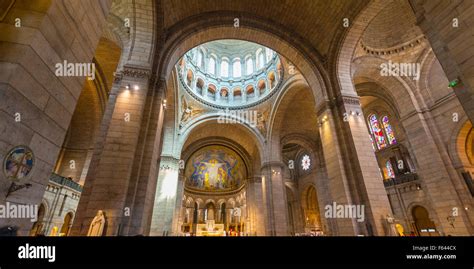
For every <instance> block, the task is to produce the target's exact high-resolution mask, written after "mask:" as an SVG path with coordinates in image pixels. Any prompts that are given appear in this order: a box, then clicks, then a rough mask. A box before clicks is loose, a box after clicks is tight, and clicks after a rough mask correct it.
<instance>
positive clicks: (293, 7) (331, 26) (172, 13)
mask: <svg viewBox="0 0 474 269" xmlns="http://www.w3.org/2000/svg"><path fill="white" fill-rule="evenodd" d="M368 2H369V1H368V0H344V1H328V0H279V1H275V0H239V1H229V0H212V1H210V0H208V1H196V0H180V1H175V0H164V1H163V2H162V7H163V10H164V27H165V28H170V27H175V26H176V25H179V23H180V22H182V21H183V20H186V19H189V18H192V17H206V16H218V15H219V13H223V14H224V13H226V14H228V13H235V14H236V16H238V15H239V14H241V15H242V16H244V17H255V18H259V19H261V20H263V21H266V22H268V23H274V24H277V25H283V26H285V27H286V28H288V29H289V30H291V31H292V32H293V34H294V35H298V36H300V37H303V38H305V39H306V40H307V41H308V42H309V43H310V44H311V45H312V46H313V47H314V48H316V50H317V51H318V52H319V54H320V55H323V56H326V55H327V54H328V52H329V51H330V47H331V43H332V42H334V39H333V38H336V39H335V40H338V39H339V38H340V37H341V33H342V32H343V30H344V26H343V19H344V18H348V19H349V20H353V19H354V18H355V17H356V16H357V14H358V13H359V12H360V10H362V9H363V7H364V6H365V5H367V3H368ZM232 23H233V21H229V24H232ZM242 23H244V22H242Z"/></svg>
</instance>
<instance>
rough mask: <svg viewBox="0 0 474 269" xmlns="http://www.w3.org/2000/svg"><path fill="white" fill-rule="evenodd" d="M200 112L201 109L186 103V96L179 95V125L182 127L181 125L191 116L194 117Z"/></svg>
mask: <svg viewBox="0 0 474 269" xmlns="http://www.w3.org/2000/svg"><path fill="white" fill-rule="evenodd" d="M201 112H202V109H197V108H195V107H193V106H191V105H188V102H186V98H184V95H183V96H181V113H182V114H181V121H180V124H179V127H180V128H181V127H183V125H184V124H185V123H186V122H187V121H188V120H189V119H190V118H192V117H194V116H195V115H197V114H200V113H201Z"/></svg>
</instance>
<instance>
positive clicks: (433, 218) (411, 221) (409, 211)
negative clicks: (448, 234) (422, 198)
mask: <svg viewBox="0 0 474 269" xmlns="http://www.w3.org/2000/svg"><path fill="white" fill-rule="evenodd" d="M417 207H422V208H424V209H426V211H427V212H428V215H429V217H430V220H431V221H432V222H433V223H434V225H435V226H436V229H437V231H438V232H442V230H441V229H442V226H441V225H439V223H438V218H437V217H436V212H435V211H434V210H433V209H432V208H431V207H430V206H428V205H427V204H425V203H423V202H413V203H410V204H409V205H408V206H407V207H406V212H407V214H406V216H407V218H408V221H409V224H410V225H411V226H410V229H416V227H414V223H415V219H414V217H413V210H414V209H415V208H417Z"/></svg>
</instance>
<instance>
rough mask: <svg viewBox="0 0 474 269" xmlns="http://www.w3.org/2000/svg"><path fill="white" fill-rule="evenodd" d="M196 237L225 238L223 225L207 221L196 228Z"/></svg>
mask: <svg viewBox="0 0 474 269" xmlns="http://www.w3.org/2000/svg"><path fill="white" fill-rule="evenodd" d="M196 236H225V230H224V224H216V223H215V222H214V220H207V221H206V223H205V224H198V225H197V226H196Z"/></svg>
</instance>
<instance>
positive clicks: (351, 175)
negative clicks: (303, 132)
mask: <svg viewBox="0 0 474 269" xmlns="http://www.w3.org/2000/svg"><path fill="white" fill-rule="evenodd" d="M351 112H353V115H352V113H351ZM357 113H359V115H358V114H357ZM318 117H319V122H320V127H319V131H320V138H321V143H322V148H323V155H324V160H325V163H326V167H327V174H328V190H329V194H330V197H331V198H330V199H331V200H332V202H335V203H336V204H337V205H356V206H362V205H363V206H364V209H365V210H364V218H363V221H362V219H361V218H360V219H356V218H335V219H333V220H332V223H333V224H335V225H336V227H333V228H332V229H331V230H333V231H332V233H333V234H335V235H358V234H366V235H371V234H373V235H385V233H386V225H385V217H386V216H387V215H388V214H391V208H390V204H389V201H388V197H387V194H386V191H385V188H384V185H383V181H382V176H381V174H380V172H379V168H378V163H377V160H376V158H375V154H374V152H373V150H372V146H371V145H370V139H369V136H368V134H367V126H366V122H365V120H364V116H363V115H362V110H361V107H360V103H359V100H358V97H350V96H345V97H339V98H338V99H337V101H336V102H335V103H334V106H332V107H331V106H327V107H325V108H324V109H320V110H319V114H318ZM341 142H342V143H341ZM325 206H327V205H325ZM323 208H324V207H323ZM321 216H322V217H324V216H325V212H321ZM346 217H348V216H346ZM330 222H331V221H330Z"/></svg>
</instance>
